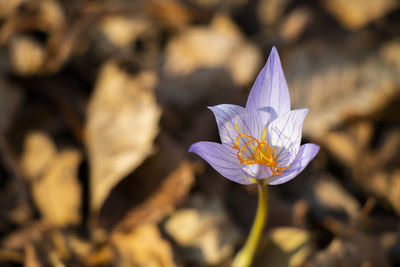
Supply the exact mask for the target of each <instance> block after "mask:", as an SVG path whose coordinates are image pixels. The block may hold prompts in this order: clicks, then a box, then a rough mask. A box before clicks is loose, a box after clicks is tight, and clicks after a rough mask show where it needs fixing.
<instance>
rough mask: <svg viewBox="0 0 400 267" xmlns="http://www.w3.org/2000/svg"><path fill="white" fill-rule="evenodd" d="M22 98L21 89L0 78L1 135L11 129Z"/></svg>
mask: <svg viewBox="0 0 400 267" xmlns="http://www.w3.org/2000/svg"><path fill="white" fill-rule="evenodd" d="M0 60H1V59H0ZM22 98H23V95H22V93H21V91H19V88H18V87H16V86H14V85H13V84H12V83H10V82H8V81H7V80H6V79H4V78H3V77H2V76H0V134H4V133H5V131H6V130H7V128H8V127H9V125H10V123H11V122H12V119H13V116H14V114H15V112H16V111H17V108H18V106H19V104H20V103H21V101H22Z"/></svg>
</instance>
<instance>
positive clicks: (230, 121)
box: [209, 105, 264, 147]
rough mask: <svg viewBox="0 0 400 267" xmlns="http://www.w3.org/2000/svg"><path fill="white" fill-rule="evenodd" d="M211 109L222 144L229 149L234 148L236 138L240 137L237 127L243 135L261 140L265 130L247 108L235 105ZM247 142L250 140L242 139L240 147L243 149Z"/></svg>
mask: <svg viewBox="0 0 400 267" xmlns="http://www.w3.org/2000/svg"><path fill="white" fill-rule="evenodd" d="M209 109H211V111H212V112H213V113H214V115H215V119H216V121H217V124H218V129H219V135H220V137H221V143H222V144H224V145H226V146H228V147H233V146H234V144H235V140H236V137H237V136H238V135H239V132H238V131H237V130H236V128H235V125H237V128H238V130H239V131H240V132H241V133H242V134H246V135H249V136H253V137H254V138H256V139H257V140H260V138H261V136H262V133H263V130H264V128H263V127H262V124H261V122H260V119H259V117H258V116H257V114H252V113H250V112H249V111H247V110H246V109H245V108H242V107H240V106H235V105H218V106H214V107H209ZM246 141H248V140H246V139H244V138H241V139H240V142H239V146H240V147H243V146H244V144H245V142H246Z"/></svg>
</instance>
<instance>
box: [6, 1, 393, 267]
mask: <svg viewBox="0 0 400 267" xmlns="http://www.w3.org/2000/svg"><path fill="white" fill-rule="evenodd" d="M273 45H275V46H276V47H277V49H278V51H279V53H280V56H281V61H282V65H283V69H284V72H285V75H286V78H287V81H288V85H289V90H290V94H291V100H292V108H304V107H307V108H309V113H308V116H307V118H306V121H305V124H304V128H303V132H304V134H303V142H313V143H316V144H319V145H320V146H321V150H320V152H319V154H318V155H317V157H316V158H315V159H314V161H313V162H312V163H311V164H310V165H309V166H308V167H307V168H306V170H305V171H304V172H303V173H302V174H301V175H299V176H298V177H297V178H296V179H294V180H292V181H291V182H289V183H287V184H284V185H281V186H270V187H269V193H270V203H269V207H270V210H269V221H268V226H267V228H266V230H265V234H264V236H263V238H262V244H261V248H260V252H259V254H258V256H257V258H256V260H255V262H254V266H269V267H273V266H278V267H279V266H290V267H295V266H321V267H325V266H326V267H330V266H332V267H333V266H345V267H347V266H362V267H370V266H380V267H382V266H383V267H386V266H388V267H390V266H400V94H399V88H400V4H399V2H398V1H396V0H380V1H375V0H319V1H316V0H315V1H312V0H258V1H252V0H225V1H224V0H165V1H161V0H159V1H157V0H147V1H146V0H142V1H140V0H138V1H124V0H98V1H94V0H93V1H78V0H69V1H67V0H43V1H29V0H0V266H26V267H41V266H57V267H60V266H73V267H74V266H121V267H127V266H139V267H157V266H165V267H168V266H229V264H230V262H231V260H232V257H233V255H234V254H235V253H236V252H237V250H238V249H239V248H240V247H241V246H242V245H243V242H244V240H245V238H246V236H247V233H248V231H249V229H250V226H251V223H252V220H253V216H254V212H255V209H256V205H257V190H256V188H255V187H254V186H242V185H239V184H235V183H233V182H230V181H228V180H227V179H225V178H223V177H222V176H220V175H219V174H218V173H217V172H216V171H214V170H213V169H212V168H211V167H210V166H208V165H207V164H206V163H205V162H204V161H203V160H201V159H200V158H199V157H197V156H196V155H192V154H190V153H188V152H187V150H188V148H189V146H190V145H191V144H192V143H194V142H197V141H203V140H209V141H215V142H219V136H218V133H217V126H216V123H215V120H214V117H213V115H212V113H211V112H210V111H209V110H208V109H207V108H206V107H207V106H210V105H216V104H221V103H233V104H239V105H244V104H245V103H246V98H247V95H248V93H249V91H250V89H251V86H252V83H253V81H254V80H255V78H256V76H257V74H258V72H259V71H260V70H261V68H262V66H263V64H265V62H266V59H267V57H268V54H269V52H270V50H271V48H272V46H273Z"/></svg>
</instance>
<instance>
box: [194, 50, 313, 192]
mask: <svg viewBox="0 0 400 267" xmlns="http://www.w3.org/2000/svg"><path fill="white" fill-rule="evenodd" d="M209 108H210V109H211V111H212V112H213V113H214V115H215V119H216V121H217V125H218V130H219V135H220V137H221V143H222V144H219V143H214V142H198V143H195V144H193V145H192V146H191V147H190V148H189V152H194V153H196V154H198V155H199V156H200V157H202V158H203V159H204V160H205V161H207V162H208V163H209V164H210V165H211V166H212V167H213V168H214V169H215V170H217V171H218V172H219V173H220V174H221V175H223V176H225V177H226V178H228V179H229V180H232V181H234V182H237V183H240V184H250V183H252V182H253V181H254V179H267V182H268V184H271V185H276V184H281V183H285V182H287V181H289V180H291V179H293V178H294V177H295V176H296V175H298V174H299V173H300V172H301V171H302V170H303V169H304V168H305V167H306V166H307V165H308V163H309V162H310V161H311V160H312V159H313V158H314V157H315V155H316V154H317V153H318V151H319V146H317V145H315V144H311V143H309V144H304V145H301V146H300V141H301V131H302V126H303V121H304V118H305V117H306V115H307V112H308V109H296V110H290V96H289V91H288V87H287V84H286V80H285V76H284V74H283V70H282V66H281V62H280V60H279V55H278V52H277V50H276V48H275V47H273V48H272V51H271V54H270V55H269V58H268V61H267V63H266V64H265V66H264V68H263V69H262V70H261V72H260V74H259V75H258V77H257V79H256V82H255V83H254V85H253V88H252V89H251V92H250V95H249V98H248V99H247V103H246V107H245V108H243V107H241V106H237V105H229V104H222V105H218V106H214V107H209ZM252 178H253V179H252Z"/></svg>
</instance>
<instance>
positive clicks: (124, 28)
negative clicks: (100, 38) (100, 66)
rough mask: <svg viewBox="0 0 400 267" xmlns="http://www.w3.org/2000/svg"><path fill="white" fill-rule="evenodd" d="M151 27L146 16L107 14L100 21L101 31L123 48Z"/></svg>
mask: <svg viewBox="0 0 400 267" xmlns="http://www.w3.org/2000/svg"><path fill="white" fill-rule="evenodd" d="M150 27H151V24H150V21H149V20H148V19H146V18H145V17H140V16H135V17H123V16H107V17H105V18H104V19H103V20H101V21H100V22H99V29H100V31H101V32H102V33H103V34H104V35H105V36H106V37H107V39H109V40H110V41H111V42H112V44H114V45H115V46H117V47H121V48H128V46H129V45H130V44H131V43H132V42H133V41H134V40H135V39H137V38H138V37H139V35H141V34H143V33H144V32H145V31H147V30H149V28H150Z"/></svg>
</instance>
